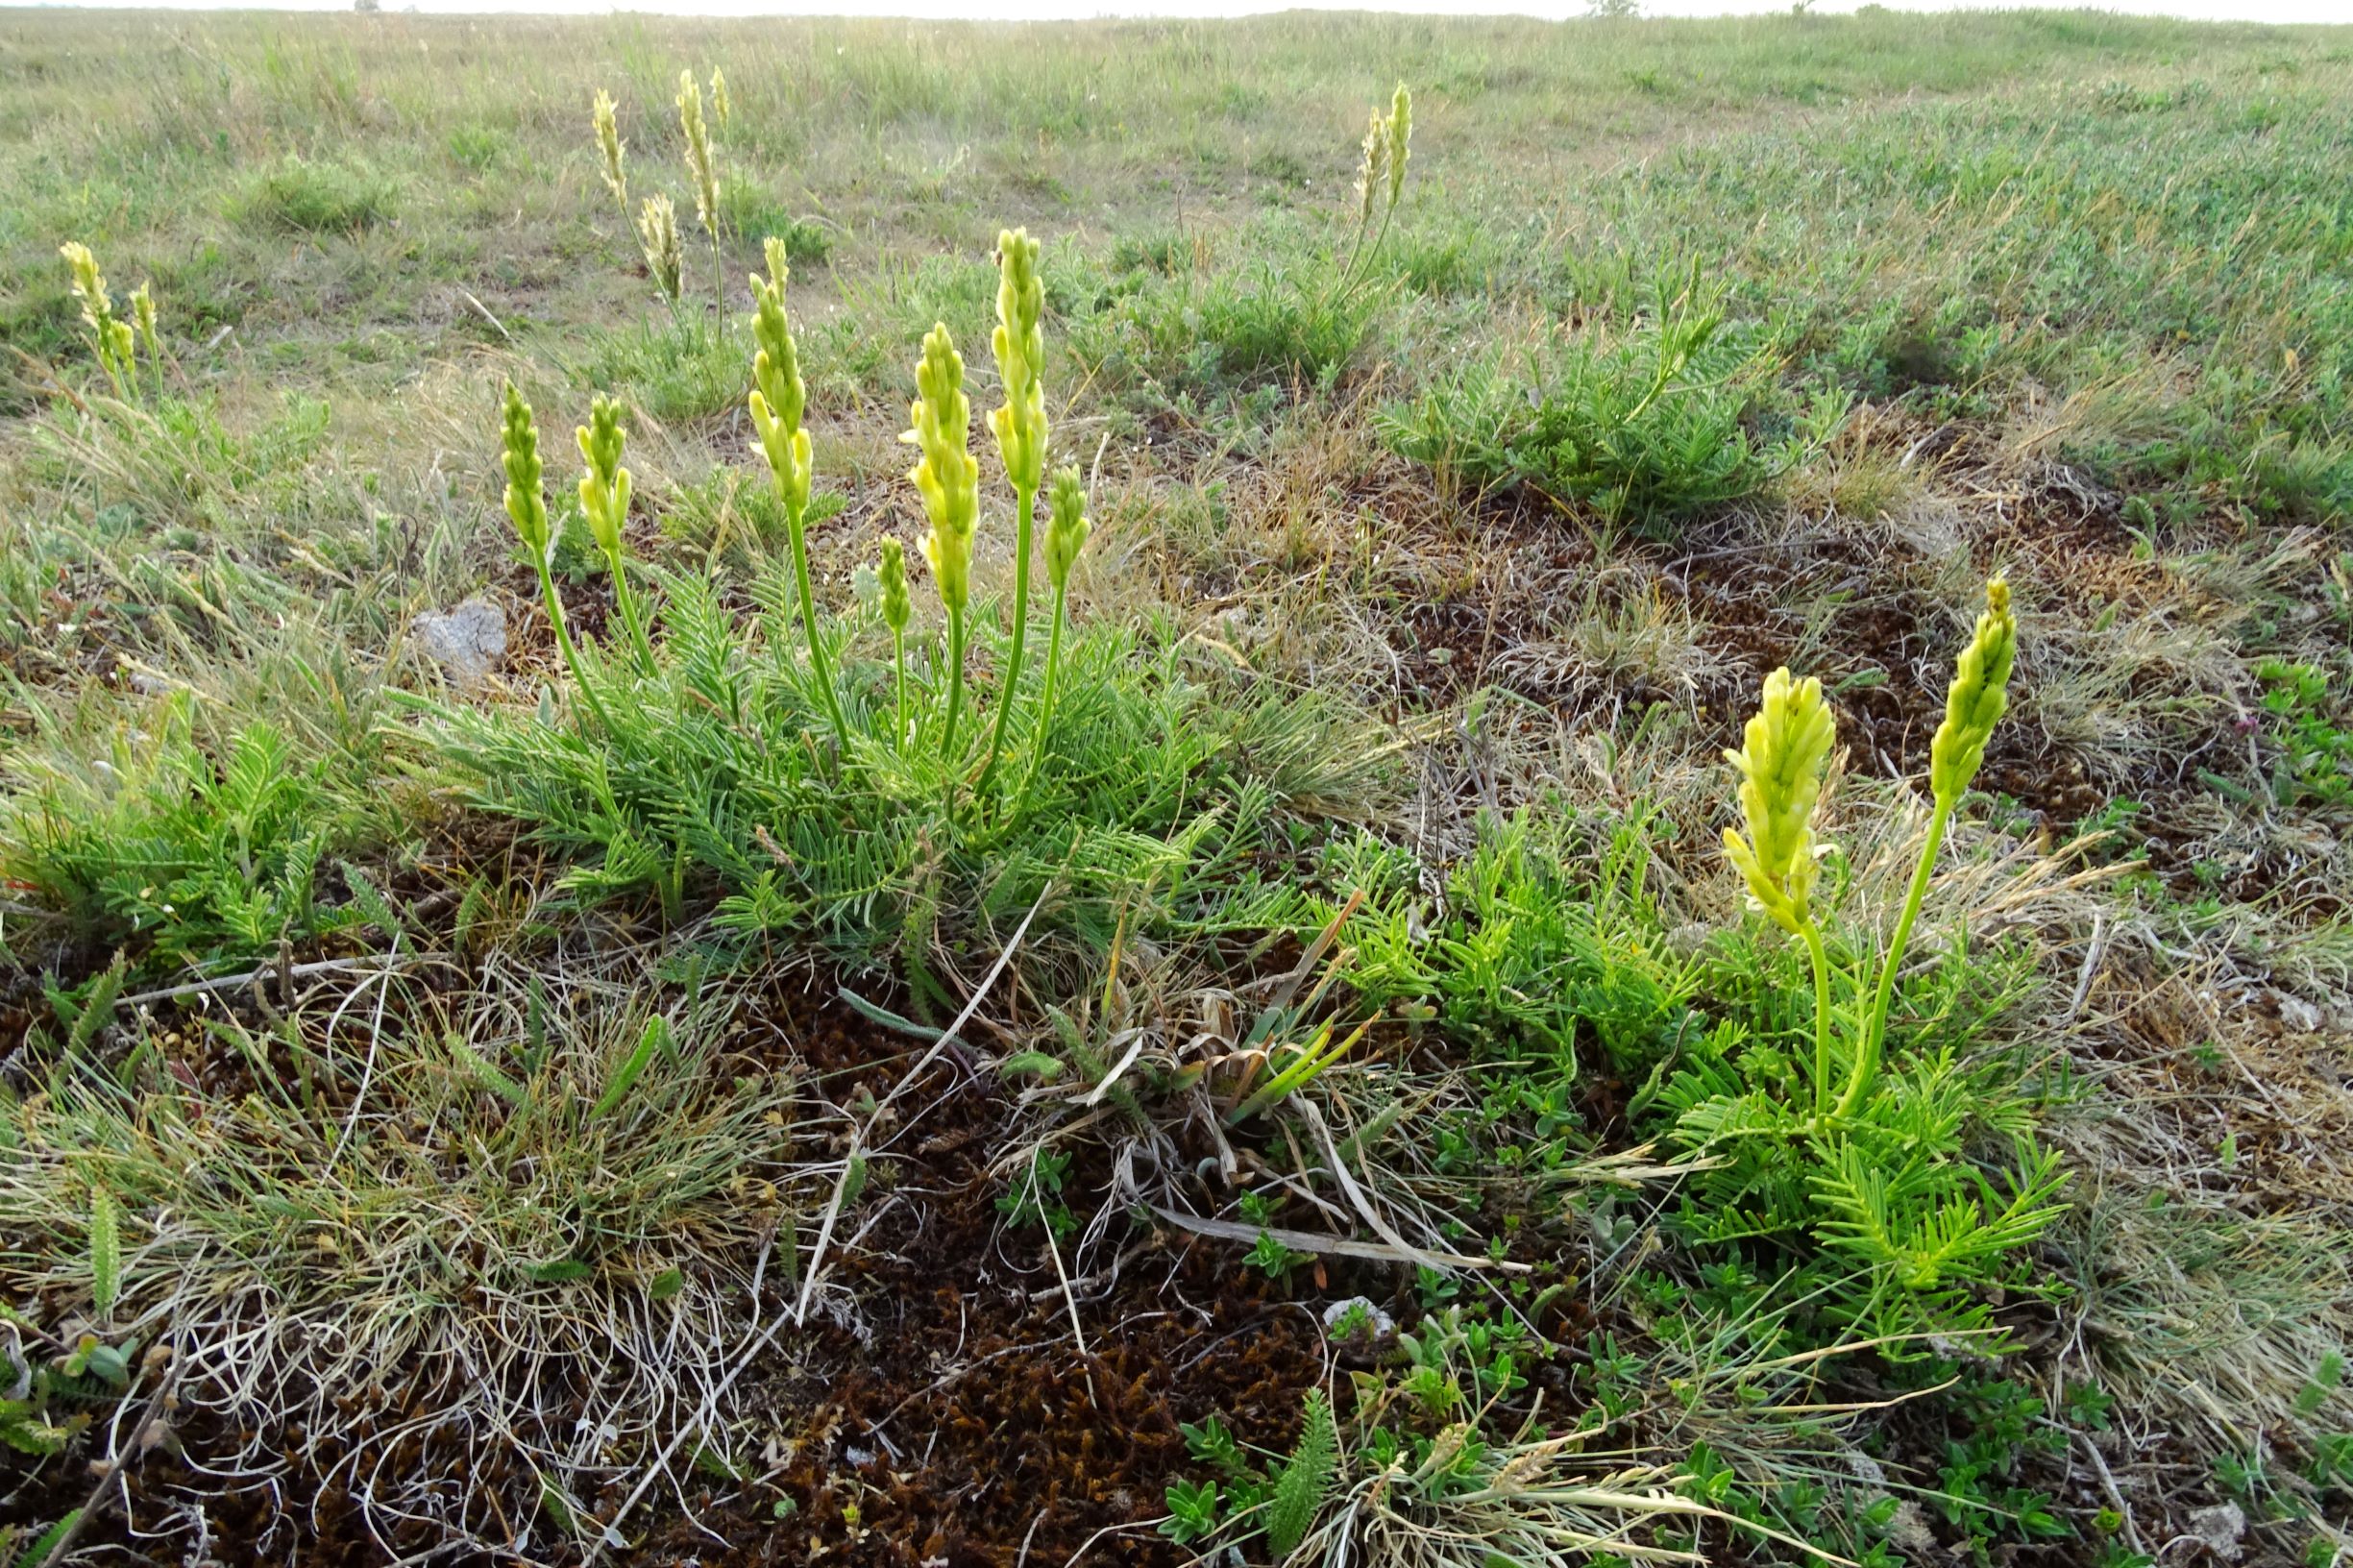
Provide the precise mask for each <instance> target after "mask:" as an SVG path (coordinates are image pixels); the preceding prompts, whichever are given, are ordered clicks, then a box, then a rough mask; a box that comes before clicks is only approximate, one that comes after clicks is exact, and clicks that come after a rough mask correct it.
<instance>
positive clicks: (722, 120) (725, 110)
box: [711, 65, 735, 135]
mask: <svg viewBox="0 0 2353 1568" xmlns="http://www.w3.org/2000/svg"><path fill="white" fill-rule="evenodd" d="M711 112H712V113H714V114H716V115H718V116H719V131H720V135H726V134H727V131H728V128H729V127H731V126H732V125H733V124H734V123H735V104H734V102H733V100H731V99H729V98H728V96H727V78H726V74H725V73H724V72H723V71H722V70H720V68H719V67H718V66H716V65H714V66H712V67H711Z"/></svg>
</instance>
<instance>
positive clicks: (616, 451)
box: [575, 395, 629, 557]
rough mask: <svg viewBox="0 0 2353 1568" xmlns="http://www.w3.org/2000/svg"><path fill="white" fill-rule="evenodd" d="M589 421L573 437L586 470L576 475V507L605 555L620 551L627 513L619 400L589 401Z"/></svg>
mask: <svg viewBox="0 0 2353 1568" xmlns="http://www.w3.org/2000/svg"><path fill="white" fill-rule="evenodd" d="M588 418H589V423H588V424H586V425H582V426H580V427H579V429H577V431H576V437H575V438H576V440H577V441H578V442H579V445H580V456H581V457H582V458H583V459H585V460H586V462H587V464H588V472H586V473H585V474H582V475H581V476H580V510H581V511H582V512H584V513H585V514H587V517H588V531H589V534H590V535H591V536H592V537H593V538H594V539H595V540H596V541H597V548H598V549H599V550H600V551H603V552H604V554H605V555H606V556H608V557H618V556H619V555H620V553H621V530H622V527H623V525H624V524H625V523H626V522H627V520H628V516H629V471H628V470H627V469H625V468H624V467H622V466H621V453H622V448H623V446H624V445H625V443H626V441H627V437H626V435H625V433H624V432H623V430H622V429H621V404H619V403H618V402H617V401H615V400H614V399H611V398H608V397H604V396H602V395H600V396H599V397H598V398H597V399H596V401H595V402H594V403H592V404H590V405H589V415H588Z"/></svg>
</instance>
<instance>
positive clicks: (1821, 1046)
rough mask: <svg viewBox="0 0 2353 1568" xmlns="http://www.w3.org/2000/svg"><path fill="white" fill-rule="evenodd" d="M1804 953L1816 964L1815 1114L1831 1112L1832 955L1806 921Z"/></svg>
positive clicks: (1818, 931)
mask: <svg viewBox="0 0 2353 1568" xmlns="http://www.w3.org/2000/svg"><path fill="white" fill-rule="evenodd" d="M1803 935H1804V937H1805V951H1806V954H1807V956H1808V957H1810V958H1811V959H1812V960H1813V961H1814V1115H1817V1116H1820V1115H1825V1114H1826V1113H1827V1112H1828V1111H1829V1109H1830V955H1829V954H1828V953H1827V952H1826V951H1825V950H1824V948H1823V945H1822V926H1821V924H1820V922H1818V921H1815V920H1811V919H1809V920H1807V921H1806V922H1805V930H1804V933H1803Z"/></svg>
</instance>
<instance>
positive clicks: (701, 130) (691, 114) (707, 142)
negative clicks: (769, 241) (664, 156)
mask: <svg viewBox="0 0 2353 1568" xmlns="http://www.w3.org/2000/svg"><path fill="white" fill-rule="evenodd" d="M678 129H679V130H680V131H681V132H683V133H685V135H686V172H687V177H688V179H689V180H690V181H692V183H693V184H694V187H695V216H696V217H697V218H699V220H701V223H702V232H703V233H705V234H707V235H709V236H710V240H711V290H712V293H713V294H714V296H715V297H716V298H717V299H718V302H719V308H720V312H721V313H722V314H725V312H726V308H727V284H726V279H725V275H724V273H723V270H722V269H723V266H724V262H723V259H722V257H721V256H720V250H719V173H718V162H717V159H716V157H715V155H714V154H713V153H712V151H711V128H710V126H709V125H708V124H706V123H705V122H704V120H703V117H702V88H701V86H699V85H698V84H697V83H696V81H695V73H694V72H692V71H680V72H679V73H678Z"/></svg>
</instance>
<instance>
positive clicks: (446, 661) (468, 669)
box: [408, 596, 506, 686]
mask: <svg viewBox="0 0 2353 1568" xmlns="http://www.w3.org/2000/svg"><path fill="white" fill-rule="evenodd" d="M408 631H409V635H410V636H412V637H414V638H415V639H416V644H417V650H418V651H419V652H421V653H423V654H424V655H425V656H426V657H427V658H429V659H430V660H432V661H433V663H434V664H435V665H437V666H438V667H439V668H440V670H441V673H442V674H445V675H447V676H448V677H449V678H450V679H451V680H453V681H454V682H455V683H456V684H458V685H460V686H479V685H480V684H481V683H482V682H483V681H485V680H487V679H489V678H490V676H491V675H492V674H495V673H496V672H497V670H498V668H499V666H500V665H501V664H502V663H503V662H504V661H505V658H506V612H505V611H503V610H502V609H500V608H499V607H498V605H496V604H494V603H492V602H491V601H490V600H487V599H483V598H480V597H479V596H477V597H476V598H473V599H469V600H466V601H465V602H464V603H462V604H460V605H458V606H457V607H456V608H455V609H453V610H428V611H426V612H425V613H424V614H422V615H420V616H418V617H417V618H416V619H415V620H414V621H412V622H410V623H409V625H408Z"/></svg>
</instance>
